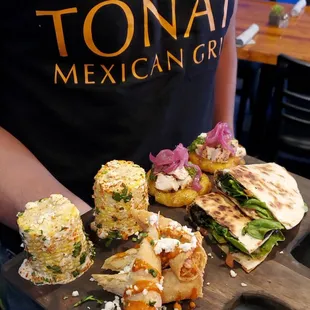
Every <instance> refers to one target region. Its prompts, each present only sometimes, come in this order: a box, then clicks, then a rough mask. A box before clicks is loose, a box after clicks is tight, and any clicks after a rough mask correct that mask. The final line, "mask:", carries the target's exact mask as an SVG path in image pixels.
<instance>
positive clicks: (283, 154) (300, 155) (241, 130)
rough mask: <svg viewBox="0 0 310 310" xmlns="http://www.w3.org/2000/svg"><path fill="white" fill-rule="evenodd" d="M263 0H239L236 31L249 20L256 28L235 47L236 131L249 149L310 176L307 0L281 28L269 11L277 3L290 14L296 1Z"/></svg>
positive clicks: (309, 10) (309, 3)
mask: <svg viewBox="0 0 310 310" xmlns="http://www.w3.org/2000/svg"><path fill="white" fill-rule="evenodd" d="M263 2H264V1H256V0H239V8H238V13H237V29H236V35H237V36H238V35H240V34H241V33H242V32H243V31H244V30H246V29H247V28H248V27H249V26H251V24H252V23H255V24H258V26H259V28H260V29H259V31H258V33H257V34H256V35H255V36H254V37H253V39H254V41H255V43H254V44H253V45H248V46H244V47H239V48H238V82H237V90H236V108H235V133H236V137H237V139H238V140H239V141H240V143H241V144H242V145H244V146H245V147H246V149H247V150H248V154H249V155H251V156H254V157H257V158H259V159H262V160H264V161H275V162H277V163H279V164H281V165H283V166H285V167H286V168H287V169H288V170H290V171H292V172H294V173H297V174H299V175H302V176H304V177H307V178H310V169H309V167H310V166H309V164H310V156H309V155H310V106H309V105H310V87H309V81H310V1H309V0H308V1H307V7H306V8H304V9H303V10H302V11H301V13H300V15H299V16H297V17H291V16H290V18H289V24H288V26H287V27H284V28H282V29H281V28H273V27H272V26H269V25H268V14H269V12H270V10H271V9H272V7H273V6H274V5H277V4H279V5H281V6H282V5H283V6H284V8H285V12H286V13H288V14H289V13H290V10H291V9H292V7H293V6H294V4H295V3H296V1H295V0H281V1H277V2H275V1H266V2H267V3H264V4H265V5H264V4H262V3H263ZM251 9H252V10H253V12H254V10H255V14H254V13H253V14H249V11H250V10H251ZM247 14H248V15H250V16H246V15H247ZM255 15H256V16H255ZM269 49H270V50H269ZM307 54H308V55H309V56H307ZM256 60H257V61H256Z"/></svg>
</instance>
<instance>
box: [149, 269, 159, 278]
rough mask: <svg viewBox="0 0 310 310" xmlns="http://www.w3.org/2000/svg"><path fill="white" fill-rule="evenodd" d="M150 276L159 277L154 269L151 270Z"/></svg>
mask: <svg viewBox="0 0 310 310" xmlns="http://www.w3.org/2000/svg"><path fill="white" fill-rule="evenodd" d="M149 274H151V275H152V276H153V277H154V278H156V277H157V271H156V270H154V269H149Z"/></svg>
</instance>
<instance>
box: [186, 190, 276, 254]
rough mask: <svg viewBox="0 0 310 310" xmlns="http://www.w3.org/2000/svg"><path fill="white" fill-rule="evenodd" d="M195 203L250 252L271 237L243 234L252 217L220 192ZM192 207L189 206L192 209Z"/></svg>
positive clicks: (203, 197)
mask: <svg viewBox="0 0 310 310" xmlns="http://www.w3.org/2000/svg"><path fill="white" fill-rule="evenodd" d="M195 205H197V206H199V207H200V208H201V209H202V210H204V211H205V212H206V214H208V215H209V216H210V217H212V218H213V219H214V220H215V221H216V222H217V223H218V224H220V225H221V226H224V227H226V228H228V229H229V231H230V233H231V234H232V235H233V236H234V237H235V238H237V239H238V240H239V242H240V243H242V244H243V245H244V247H245V248H246V249H247V251H248V252H249V253H253V252H254V251H255V250H257V249H258V248H259V247H260V246H261V245H263V244H264V243H265V241H267V240H268V239H269V237H270V234H268V236H267V237H266V238H265V239H264V240H259V239H256V238H253V237H252V236H250V235H249V234H245V235H243V233H242V230H243V228H244V227H245V226H246V225H247V224H248V223H250V222H251V221H252V219H251V218H249V217H248V216H246V215H244V214H243V213H242V212H241V211H240V209H239V208H238V207H237V206H236V205H235V203H233V202H232V201H231V200H229V199H228V198H226V197H225V196H224V195H222V194H219V193H210V194H208V195H204V196H200V197H198V198H196V200H195ZM190 208H191V207H189V209H190Z"/></svg>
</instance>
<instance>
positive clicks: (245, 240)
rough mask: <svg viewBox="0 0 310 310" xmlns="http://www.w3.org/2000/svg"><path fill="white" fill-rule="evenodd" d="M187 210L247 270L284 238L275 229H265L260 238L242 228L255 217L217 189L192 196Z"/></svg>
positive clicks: (256, 264)
mask: <svg viewBox="0 0 310 310" xmlns="http://www.w3.org/2000/svg"><path fill="white" fill-rule="evenodd" d="M187 210H188V213H189V216H190V218H191V220H192V222H193V223H195V224H196V225H197V226H199V227H201V228H204V229H207V231H208V233H209V234H208V235H209V236H210V238H211V239H213V240H214V241H215V242H216V243H217V244H218V245H219V246H220V248H221V249H222V250H223V251H224V252H225V253H226V254H227V253H230V254H231V255H232V257H233V259H234V260H236V261H237V262H239V263H240V264H241V266H242V267H243V269H244V270H245V271H247V272H250V271H251V270H253V269H254V268H255V267H257V266H258V265H259V264H260V263H262V262H263V261H264V260H265V258H266V257H267V255H268V254H269V253H270V252H271V250H272V248H273V247H274V246H275V245H276V244H277V242H278V241H283V240H284V236H283V234H282V233H281V231H280V230H276V229H269V230H267V231H265V234H264V238H262V239H258V238H255V237H252V236H251V235H250V234H249V233H247V232H246V231H245V229H244V228H245V227H247V226H249V225H250V224H251V223H252V222H253V221H255V220H252V219H251V218H250V217H248V216H246V215H244V214H243V213H242V212H241V211H240V209H239V208H238V207H237V206H236V205H235V204H234V203H233V202H232V201H231V200H229V199H228V198H227V197H225V196H224V195H222V194H219V193H210V194H208V195H204V196H200V197H198V198H196V199H195V201H194V203H193V204H192V205H190V206H189V207H188V208H187Z"/></svg>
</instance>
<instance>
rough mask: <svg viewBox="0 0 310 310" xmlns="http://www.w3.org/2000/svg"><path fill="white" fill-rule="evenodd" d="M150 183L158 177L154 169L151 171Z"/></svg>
mask: <svg viewBox="0 0 310 310" xmlns="http://www.w3.org/2000/svg"><path fill="white" fill-rule="evenodd" d="M149 179H150V181H156V179H157V176H156V175H155V174H154V169H153V168H152V169H151V172H150V175H149Z"/></svg>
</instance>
